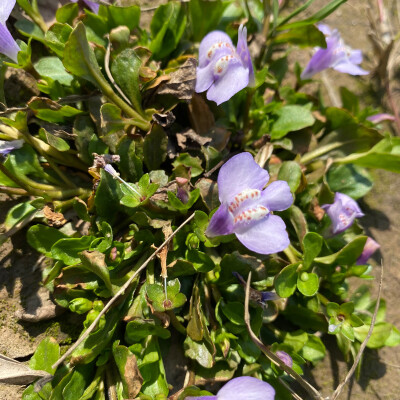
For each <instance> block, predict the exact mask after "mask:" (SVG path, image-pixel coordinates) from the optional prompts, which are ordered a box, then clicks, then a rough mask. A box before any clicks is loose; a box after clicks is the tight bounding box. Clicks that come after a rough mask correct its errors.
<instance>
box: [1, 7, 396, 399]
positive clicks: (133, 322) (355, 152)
mask: <svg viewBox="0 0 400 400" xmlns="http://www.w3.org/2000/svg"><path fill="white" fill-rule="evenodd" d="M17 2H18V5H19V7H20V8H22V9H23V10H24V12H25V15H27V16H28V17H29V18H26V19H18V20H17V21H16V22H15V27H16V29H17V30H18V33H19V35H20V37H23V38H24V39H25V40H23V41H22V40H18V41H17V42H15V41H14V39H12V36H11V34H10V33H9V32H8V30H7V27H6V25H5V21H6V20H7V18H8V15H9V13H10V12H11V10H12V8H13V7H12V6H13V4H12V3H13V2H12V1H11V2H9V4H10V7H9V9H8V10H5V9H3V10H1V7H0V11H2V12H3V14H4V15H3V16H2V20H1V21H0V22H1V23H2V25H1V29H2V31H5V32H6V31H7V32H8V35H6V34H5V35H4V36H3V38H2V39H0V51H2V53H3V54H4V55H5V56H4V57H2V58H1V64H0V65H1V68H0V69H1V73H2V77H4V73H5V71H6V69H7V68H8V67H12V68H19V69H22V70H24V71H25V72H26V73H29V74H30V75H31V76H32V77H33V78H34V79H35V83H36V88H37V93H38V94H37V95H36V96H34V97H32V98H30V99H29V101H27V102H26V103H23V104H21V103H18V104H14V103H15V101H13V105H14V107H13V108H5V110H4V111H3V112H2V113H1V114H2V116H1V117H0V120H1V124H0V139H1V140H2V142H1V145H0V146H1V147H0V152H1V153H2V154H3V157H4V160H3V161H4V162H2V163H0V185H1V186H0V191H1V192H3V193H8V194H11V195H18V196H21V197H20V199H21V200H20V202H19V204H18V205H16V206H15V207H13V208H12V209H11V210H9V212H8V214H7V217H6V220H5V227H6V229H7V230H6V232H5V233H4V234H3V236H2V239H3V240H6V239H7V238H8V237H10V236H11V235H12V234H14V233H15V232H17V231H18V230H20V229H21V228H23V227H25V226H27V225H29V228H28V230H27V241H28V243H29V245H30V246H32V247H33V248H34V249H35V250H37V251H38V252H39V253H41V254H42V255H44V256H45V257H46V259H48V260H49V263H47V264H46V267H45V268H44V270H43V284H44V285H45V286H46V287H47V288H48V289H49V290H50V291H51V292H52V295H53V298H54V301H55V302H56V303H57V304H58V305H60V306H62V307H64V308H66V309H69V310H70V311H71V312H73V313H77V314H82V315H84V318H85V319H84V321H83V326H82V334H81V336H80V338H79V339H78V338H76V339H77V340H78V341H77V343H76V344H75V345H72V347H70V348H69V350H68V351H67V352H66V353H65V354H64V355H63V356H62V357H60V349H59V344H58V343H57V342H55V341H54V340H49V339H46V340H45V342H43V343H42V344H41V345H40V346H39V349H38V351H37V352H36V353H35V355H34V356H33V358H32V360H31V362H30V367H31V368H32V369H38V370H44V371H46V372H47V373H49V374H51V375H53V376H54V377H53V378H52V379H51V381H49V382H47V383H45V384H44V385H43V386H42V387H39V388H38V387H36V389H35V387H34V386H33V385H31V386H29V387H28V388H27V389H26V390H25V392H24V394H23V399H25V400H27V399H30V400H39V399H54V400H57V399H68V400H72V399H76V400H78V399H81V400H85V399H106V398H109V399H128V398H129V399H133V398H140V399H143V400H145V399H165V398H167V396H169V394H170V392H171V390H173V392H174V393H175V394H174V395H171V397H170V398H171V399H184V398H185V397H186V398H192V399H193V398H198V397H199V396H208V395H210V396H211V394H210V392H208V391H206V390H203V389H201V388H202V387H204V385H208V384H210V383H214V382H221V383H224V382H227V381H229V380H231V379H233V380H231V381H230V382H229V383H227V384H226V385H225V386H223V387H222V389H220V391H219V392H218V395H216V396H213V397H212V399H216V398H218V399H222V398H224V399H225V398H227V397H226V396H229V397H231V398H235V393H236V396H239V397H240V398H243V399H244V398H247V397H246V395H250V394H249V392H247V390H250V388H251V390H252V391H251V395H252V396H257V395H258V396H261V397H257V398H271V399H272V398H274V397H273V396H274V393H275V398H276V399H288V398H291V389H290V385H291V383H292V381H293V379H297V380H298V379H301V378H300V375H301V374H302V372H303V368H304V366H306V365H317V364H318V362H319V361H321V360H322V359H323V358H324V357H325V354H326V349H325V345H324V338H325V337H326V335H334V336H335V337H336V341H337V345H338V347H339V348H340V350H341V352H342V353H343V355H344V357H345V359H346V360H347V361H349V362H350V361H351V360H352V359H354V358H356V355H357V353H358V352H359V349H360V346H361V344H362V343H363V342H364V340H365V339H366V338H367V336H368V334H370V337H369V341H368V343H367V346H368V347H369V348H381V347H384V346H396V345H398V344H399V343H400V333H399V331H398V329H397V328H396V327H394V326H393V325H391V324H390V323H388V322H386V321H385V304H384V302H381V303H380V307H379V309H378V311H377V313H376V312H375V314H374V308H375V306H376V300H375V299H373V298H371V295H370V293H369V289H368V287H367V286H366V285H362V286H360V287H359V288H358V289H357V290H350V289H349V278H350V277H357V278H359V279H360V280H362V281H371V280H372V279H373V277H372V276H371V269H372V266H371V265H370V264H368V259H369V258H370V256H371V255H372V253H373V252H374V251H375V250H376V249H377V248H378V247H379V245H378V244H377V243H376V242H374V241H373V239H371V238H368V237H367V236H366V235H365V234H364V231H363V228H362V217H363V215H364V214H363V212H362V207H361V208H360V206H359V205H358V204H357V202H356V200H359V199H361V198H362V197H363V196H365V195H366V194H367V193H368V192H369V190H370V189H371V188H372V186H373V179H372V176H371V174H370V172H369V169H374V168H381V169H385V170H388V171H394V172H400V151H399V149H400V140H399V138H398V137H395V136H393V135H392V134H391V133H390V132H389V131H388V130H387V129H385V126H384V125H382V124H381V121H380V120H377V119H376V114H378V113H379V110H375V109H373V108H372V107H369V106H368V107H364V106H363V105H362V104H360V102H359V99H358V97H357V95H356V94H354V93H352V92H351V91H349V90H348V89H346V88H341V91H340V93H341V101H342V106H341V107H335V106H329V105H328V104H327V103H326V101H325V100H324V99H323V96H322V95H321V94H320V92H319V89H318V91H317V93H315V94H310V91H308V92H305V91H303V89H304V88H305V87H306V88H307V85H308V84H309V83H310V82H312V81H311V77H313V76H314V75H315V74H317V73H318V72H320V71H322V70H323V69H326V68H334V69H336V70H338V71H340V72H343V73H350V74H353V75H364V74H366V73H367V71H365V70H364V69H362V68H361V67H360V66H359V64H360V63H361V61H362V56H361V51H359V50H352V49H350V48H349V47H348V46H346V45H345V43H344V42H343V40H342V39H341V37H340V34H339V32H337V31H336V30H332V29H330V28H328V27H327V26H326V25H318V26H317V25H316V24H318V23H319V22H320V21H322V20H323V19H324V18H326V17H327V16H328V15H330V14H331V13H332V12H333V11H335V10H336V9H337V8H338V7H339V6H340V5H341V4H342V3H344V2H345V0H333V1H330V2H329V4H327V5H326V6H325V7H323V8H322V9H321V10H320V11H318V12H317V13H316V14H314V15H311V16H310V17H308V18H305V17H303V18H302V15H303V14H302V13H303V12H304V10H306V9H307V8H308V6H309V5H310V4H311V3H312V0H310V1H308V2H305V3H304V4H303V5H302V6H301V7H300V8H297V9H293V10H292V12H291V13H289V12H288V11H287V10H285V9H283V10H282V9H281V8H280V3H281V2H279V1H277V0H273V1H269V0H264V1H260V0H245V1H244V2H240V4H242V3H243V7H242V6H239V5H238V2H236V1H233V0H215V1H206V0H190V1H188V2H178V1H170V2H168V3H167V4H163V5H160V6H158V7H157V8H156V9H155V10H153V11H154V14H153V16H152V19H151V22H150V26H149V27H143V26H142V25H141V24H140V18H141V13H142V14H143V13H149V12H151V11H150V10H147V9H142V10H141V8H140V7H139V6H137V5H131V6H125V7H120V6H117V5H106V4H105V2H104V1H99V2H97V1H92V2H89V1H87V2H82V3H79V4H78V3H76V2H71V3H68V4H66V5H64V6H62V7H61V8H59V9H58V10H57V13H56V15H55V18H56V22H54V23H53V24H52V25H51V26H49V27H48V26H47V25H46V23H45V22H44V21H43V18H42V17H41V15H40V10H39V8H38V6H37V2H36V0H32V1H31V2H29V1H28V0H17ZM86 7H89V8H86ZM233 43H237V44H236V46H235V45H234V44H233ZM293 46H299V47H301V48H304V47H318V49H317V50H316V52H315V54H314V56H313V57H312V59H311V61H310V63H309V65H308V66H306V67H305V66H303V68H302V67H300V65H298V64H296V65H289V61H288V54H289V52H290V50H291V49H292V48H293ZM249 49H250V50H251V51H250V50H249ZM7 57H8V58H7ZM304 67H305V68H304ZM13 96H14V94H13V93H9V92H7V91H4V85H2V86H1V93H0V99H2V101H4V103H5V102H11V101H12V100H13ZM178 227H179V229H177V228H178ZM249 276H251V282H250V281H249V284H250V283H251V286H250V287H249V288H248V291H247V293H248V296H247V302H245V299H246V285H247V284H248V283H247V281H248V279H249ZM248 302H249V304H245V303H248ZM247 308H248V309H247ZM374 315H375V316H376V322H375V320H374ZM374 323H375V327H374V329H373V331H372V334H371V332H370V329H371V324H374ZM175 338H176V339H175ZM172 341H174V343H175V342H176V341H178V342H180V343H181V351H182V353H183V354H184V356H185V357H184V358H185V362H184V365H181V366H180V367H181V370H182V376H181V378H182V379H181V386H180V387H176V386H175V387H174V388H173V387H171V383H170V382H168V380H167V377H168V376H169V372H170V371H166V370H165V367H164V361H165V360H166V357H168V358H170V359H171V358H172V359H174V357H175V354H173V352H171V351H169V347H170V344H171V343H172ZM63 350H66V349H63ZM176 358H177V359H178V357H176ZM169 365H171V362H169ZM282 368H283V369H282ZM183 371H185V372H183ZM184 375H186V377H185V376H184ZM250 376H251V378H250ZM256 378H258V380H261V381H265V382H267V383H263V382H258V383H257V381H254V379H256ZM254 382H256V383H254ZM303 384H304V385H305V388H306V389H307V388H308V387H307V384H305V383H303ZM175 385H177V384H176V383H175ZM207 388H208V389H209V386H207ZM246 388H247V389H246ZM308 389H309V388H308ZM309 390H311V393H314V392H313V391H312V389H309ZM314 390H315V389H314ZM217 391H218V388H217V389H216V392H217ZM267 392H268V393H267ZM267 394H268V396H270V397H265V396H267ZM312 395H313V396H314V397H315V398H322V397H318V395H317V394H316V393H314V394H312ZM224 396H225V397H224ZM263 396H264V397H263ZM201 398H203V397H201ZM236 398H238V397H236ZM252 398H253V397H252ZM254 398H256V397H254Z"/></svg>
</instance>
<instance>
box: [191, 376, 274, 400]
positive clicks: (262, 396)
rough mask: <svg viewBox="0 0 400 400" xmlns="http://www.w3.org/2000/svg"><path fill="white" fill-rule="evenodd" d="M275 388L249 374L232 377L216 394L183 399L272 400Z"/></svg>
mask: <svg viewBox="0 0 400 400" xmlns="http://www.w3.org/2000/svg"><path fill="white" fill-rule="evenodd" d="M274 399H275V389H274V388H273V387H272V386H271V385H270V384H269V383H267V382H264V381H260V380H259V379H257V378H253V377H251V376H240V377H238V378H233V379H232V380H230V381H229V382H228V383H226V384H225V385H224V386H222V388H221V389H220V390H219V391H218V393H217V395H216V396H199V397H192V396H189V397H186V398H185V400H274Z"/></svg>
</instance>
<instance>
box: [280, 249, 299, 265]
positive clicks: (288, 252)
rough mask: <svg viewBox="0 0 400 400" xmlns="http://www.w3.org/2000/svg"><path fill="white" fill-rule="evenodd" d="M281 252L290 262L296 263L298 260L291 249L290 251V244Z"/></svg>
mask: <svg viewBox="0 0 400 400" xmlns="http://www.w3.org/2000/svg"><path fill="white" fill-rule="evenodd" d="M283 252H284V253H285V255H286V257H287V258H288V260H289V261H290V263H291V264H295V263H297V261H298V260H297V257H296V256H295V255H294V254H293V251H292V249H291V246H290V245H289V247H287V248H286V249H285V250H283Z"/></svg>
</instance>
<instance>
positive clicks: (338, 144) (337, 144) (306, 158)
mask: <svg viewBox="0 0 400 400" xmlns="http://www.w3.org/2000/svg"><path fill="white" fill-rule="evenodd" d="M346 143H349V142H345V143H343V142H334V143H330V144H327V145H325V146H322V147H318V148H317V149H315V150H313V151H310V152H309V153H306V154H304V155H303V157H301V159H300V163H301V164H307V163H309V162H311V161H313V160H314V159H315V158H317V157H320V156H322V155H324V154H325V153H329V152H330V151H332V150H334V149H337V148H339V147H341V146H343V145H345V144H346Z"/></svg>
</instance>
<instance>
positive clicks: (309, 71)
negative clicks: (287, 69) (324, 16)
mask: <svg viewBox="0 0 400 400" xmlns="http://www.w3.org/2000/svg"><path fill="white" fill-rule="evenodd" d="M318 29H319V30H320V31H321V32H322V33H323V34H324V35H325V37H326V46H327V47H326V49H323V48H321V47H316V49H315V50H316V51H315V53H314V55H313V56H312V57H311V60H310V62H309V63H308V65H307V66H306V68H305V69H304V71H303V72H302V74H301V79H310V78H311V77H312V76H314V75H315V74H316V73H317V72H321V71H323V70H324V69H327V68H333V69H335V70H336V71H339V72H344V73H346V74H350V75H367V74H368V73H369V72H368V71H365V70H363V69H362V68H360V67H359V66H358V64H361V62H362V52H361V50H353V49H352V48H350V47H349V46H347V45H346V44H345V43H344V41H343V39H342V38H341V37H340V33H339V31H338V30H337V29H334V30H333V31H332V30H331V29H330V28H329V26H327V25H324V24H319V25H318Z"/></svg>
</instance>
